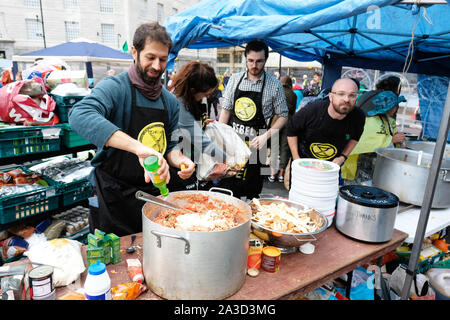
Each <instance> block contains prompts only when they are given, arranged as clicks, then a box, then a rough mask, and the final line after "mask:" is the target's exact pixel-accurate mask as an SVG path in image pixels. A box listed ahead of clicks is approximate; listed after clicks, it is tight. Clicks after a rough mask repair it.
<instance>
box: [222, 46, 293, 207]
mask: <svg viewBox="0 0 450 320" xmlns="http://www.w3.org/2000/svg"><path fill="white" fill-rule="evenodd" d="M268 57H269V48H268V47H267V45H266V44H265V43H264V42H263V41H261V40H253V41H250V42H249V43H248V44H247V46H246V48H245V58H246V65H247V71H245V72H241V73H236V74H233V75H232V76H231V78H230V80H229V82H228V85H227V87H226V90H225V94H224V102H223V104H222V111H221V113H220V118H219V121H220V122H222V123H226V124H229V125H230V126H232V127H233V128H234V129H235V131H236V132H237V133H238V134H239V135H240V136H241V138H242V139H243V140H244V141H246V142H247V145H248V146H249V147H250V150H251V151H252V155H251V156H250V159H249V162H248V163H247V165H246V166H245V167H244V168H243V169H242V170H241V171H240V172H238V173H237V174H236V176H235V177H232V178H228V179H223V180H221V182H220V186H221V187H223V188H226V189H230V190H231V191H233V195H234V196H235V197H237V198H243V197H246V198H247V199H252V198H257V197H259V194H260V193H261V190H262V187H263V181H264V175H263V173H262V172H261V169H262V165H264V164H265V163H266V160H267V155H266V150H267V141H268V139H269V138H271V139H279V136H278V131H279V130H280V129H281V128H282V127H283V126H284V124H285V123H286V121H287V116H288V107H287V105H286V97H285V95H284V90H283V87H282V85H281V83H280V81H279V80H278V79H276V78H275V77H274V76H273V75H271V74H269V73H267V72H265V71H264V65H265V63H266V61H267V58H268ZM274 115H278V119H277V120H276V121H275V122H274V124H273V125H272V127H271V128H268V125H267V123H268V122H269V121H270V119H271V118H272V117H273V116H274ZM271 152H279V150H271ZM265 174H267V175H268V174H270V169H268V172H267V173H265Z"/></svg>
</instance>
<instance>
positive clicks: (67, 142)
mask: <svg viewBox="0 0 450 320" xmlns="http://www.w3.org/2000/svg"><path fill="white" fill-rule="evenodd" d="M61 125H62V126H63V129H64V135H63V138H62V142H63V145H64V146H66V147H67V148H74V147H78V146H85V145H88V144H91V143H90V142H89V141H88V140H86V139H85V138H83V137H82V136H80V135H79V134H78V133H76V132H75V131H73V130H72V128H71V127H70V125H69V124H68V123H63V124H61Z"/></svg>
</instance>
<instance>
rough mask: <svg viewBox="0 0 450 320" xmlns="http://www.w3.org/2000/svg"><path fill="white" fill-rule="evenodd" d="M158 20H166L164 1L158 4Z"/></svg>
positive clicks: (161, 21)
mask: <svg viewBox="0 0 450 320" xmlns="http://www.w3.org/2000/svg"><path fill="white" fill-rule="evenodd" d="M156 20H157V21H158V22H159V23H160V24H162V23H163V22H164V5H163V4H162V3H158V4H157V10H156Z"/></svg>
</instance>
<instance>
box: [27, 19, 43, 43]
mask: <svg viewBox="0 0 450 320" xmlns="http://www.w3.org/2000/svg"><path fill="white" fill-rule="evenodd" d="M25 24H26V26H27V38H28V40H42V39H43V38H44V36H43V32H42V24H41V21H39V20H36V19H25Z"/></svg>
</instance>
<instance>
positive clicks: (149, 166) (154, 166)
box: [144, 156, 169, 197]
mask: <svg viewBox="0 0 450 320" xmlns="http://www.w3.org/2000/svg"><path fill="white" fill-rule="evenodd" d="M144 167H145V170H147V172H148V173H149V175H150V178H151V179H152V183H153V185H154V186H155V187H157V188H158V189H159V192H161V195H162V196H164V197H167V195H168V194H169V189H167V186H166V180H163V179H161V177H160V176H159V174H158V173H157V171H158V170H159V164H158V157H157V156H149V157H147V158H145V160H144Z"/></svg>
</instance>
